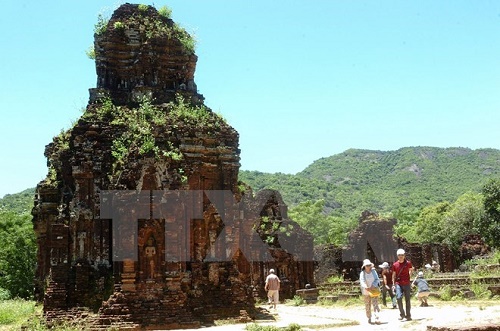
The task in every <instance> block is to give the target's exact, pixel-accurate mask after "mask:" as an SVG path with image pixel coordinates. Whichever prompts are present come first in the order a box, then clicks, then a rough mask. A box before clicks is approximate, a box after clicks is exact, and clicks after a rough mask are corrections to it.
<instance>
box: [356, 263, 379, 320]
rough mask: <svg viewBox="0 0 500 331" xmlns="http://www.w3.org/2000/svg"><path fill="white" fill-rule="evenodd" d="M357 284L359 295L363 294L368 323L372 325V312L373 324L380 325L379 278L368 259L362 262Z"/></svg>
mask: <svg viewBox="0 0 500 331" xmlns="http://www.w3.org/2000/svg"><path fill="white" fill-rule="evenodd" d="M359 284H360V286H361V294H363V301H364V302H365V312H366V317H368V323H370V324H372V311H371V306H372V305H373V313H374V314H375V323H376V324H380V320H379V313H380V308H379V306H378V297H379V296H380V288H379V286H380V278H379V277H378V274H377V270H375V268H373V263H371V262H370V260H369V259H365V260H363V265H362V266H361V273H360V274H359Z"/></svg>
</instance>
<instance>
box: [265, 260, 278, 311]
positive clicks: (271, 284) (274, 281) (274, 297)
mask: <svg viewBox="0 0 500 331" xmlns="http://www.w3.org/2000/svg"><path fill="white" fill-rule="evenodd" d="M280 284H281V281H280V279H279V278H278V276H276V274H275V273H274V269H269V275H268V276H267V277H266V285H265V286H264V289H265V290H266V291H267V298H268V299H269V304H270V305H271V306H270V307H269V308H274V309H276V305H277V304H278V302H279V299H280V297H279V291H280Z"/></svg>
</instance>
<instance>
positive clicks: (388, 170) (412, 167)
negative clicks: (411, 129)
mask: <svg viewBox="0 0 500 331" xmlns="http://www.w3.org/2000/svg"><path fill="white" fill-rule="evenodd" d="M492 177H500V150H497V149H477V150H471V149H468V148H460V147H457V148H437V147H405V148H401V149H399V150H396V151H372V150H360V149H349V150H347V151H345V152H343V153H340V154H336V155H333V156H330V157H325V158H321V159H319V160H317V161H315V162H313V163H312V164H311V165H309V166H308V167H307V168H305V169H304V170H303V171H301V172H299V173H297V174H296V175H289V174H282V173H275V174H270V173H262V172H258V171H240V177H239V178H240V180H242V181H243V182H245V183H247V184H249V185H250V186H251V187H252V188H253V189H254V190H255V191H258V190H260V189H264V188H272V189H277V190H279V191H280V192H281V194H282V195H283V199H284V201H285V202H286V203H287V204H288V205H289V206H290V207H293V206H295V205H297V204H299V203H301V202H305V201H308V200H320V199H323V200H324V201H325V212H326V213H328V214H331V215H335V216H340V217H349V218H352V217H354V218H357V217H358V216H359V215H360V214H361V212H362V211H363V210H372V211H374V212H378V213H389V212H395V211H397V210H412V211H413V210H417V209H420V208H422V207H425V206H428V205H431V204H434V203H437V202H441V201H450V202H452V201H455V200H456V199H457V198H458V197H459V196H460V195H462V194H463V193H466V192H469V191H472V192H479V191H480V190H481V188H482V186H483V184H485V183H486V181H487V180H489V179H490V178H492Z"/></svg>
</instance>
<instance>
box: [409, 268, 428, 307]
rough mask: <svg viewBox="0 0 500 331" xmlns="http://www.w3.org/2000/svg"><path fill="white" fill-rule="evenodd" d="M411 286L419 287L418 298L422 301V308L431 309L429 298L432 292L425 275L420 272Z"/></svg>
mask: <svg viewBox="0 0 500 331" xmlns="http://www.w3.org/2000/svg"><path fill="white" fill-rule="evenodd" d="M411 285H412V286H416V287H417V294H416V297H417V299H418V300H419V301H420V307H429V304H428V303H427V298H428V297H429V294H430V293H431V292H430V289H429V284H427V281H426V280H425V279H424V273H423V272H422V271H419V272H418V276H417V277H416V278H415V280H414V281H413V283H411Z"/></svg>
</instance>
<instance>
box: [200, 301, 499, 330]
mask: <svg viewBox="0 0 500 331" xmlns="http://www.w3.org/2000/svg"><path fill="white" fill-rule="evenodd" d="M398 316H399V311H398V310H397V309H394V310H393V309H388V308H384V307H382V311H381V314H380V319H381V322H382V323H381V324H380V325H370V324H368V320H367V318H366V317H365V312H364V307H363V306H362V305H361V304H360V305H356V306H352V307H338V306H330V307H325V306H316V305H308V306H301V307H295V306H288V305H279V306H278V308H277V309H276V311H274V310H270V312H269V314H263V316H262V319H261V320H257V321H256V323H258V324H262V325H275V326H287V325H289V324H291V323H296V324H299V325H301V326H302V329H303V330H324V331H331V330H340V331H344V330H348V331H351V330H353V331H354V330H377V331H379V330H380V331H381V330H408V331H417V330H418V331H423V330H427V327H428V326H432V327H442V326H452V325H454V326H460V327H462V328H463V330H467V329H470V327H472V326H479V325H485V324H487V325H496V326H498V330H500V302H499V301H469V302H461V303H456V302H437V303H432V304H431V306H430V307H413V308H412V317H413V321H408V322H400V321H399V320H398ZM244 329H245V324H231V325H222V326H214V327H208V328H205V330H209V331H229V330H244ZM198 331H199V329H198Z"/></svg>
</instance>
